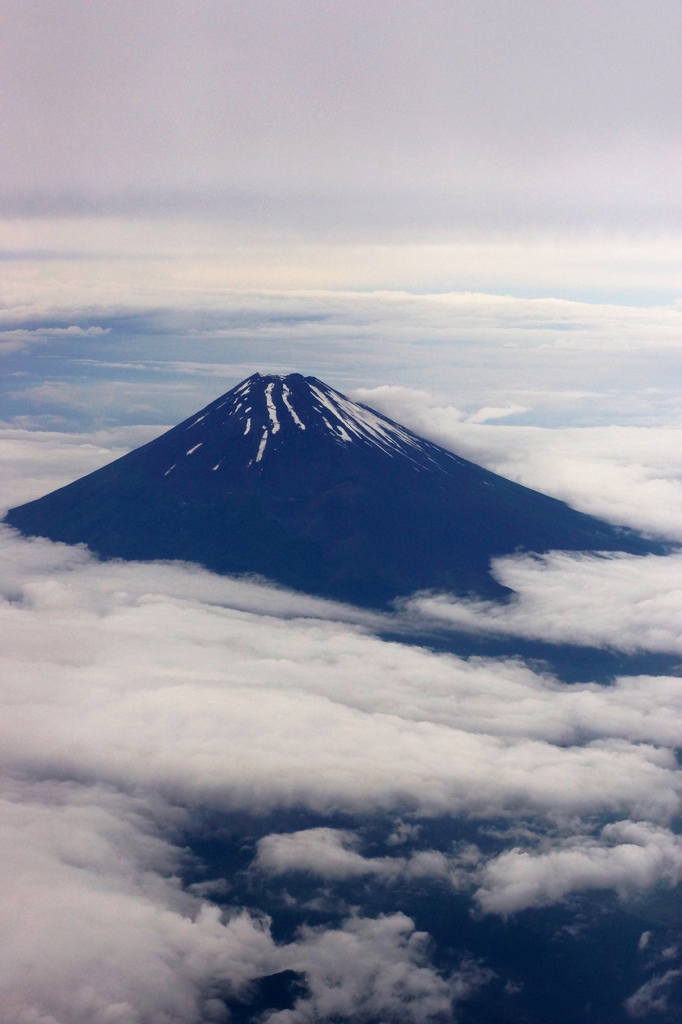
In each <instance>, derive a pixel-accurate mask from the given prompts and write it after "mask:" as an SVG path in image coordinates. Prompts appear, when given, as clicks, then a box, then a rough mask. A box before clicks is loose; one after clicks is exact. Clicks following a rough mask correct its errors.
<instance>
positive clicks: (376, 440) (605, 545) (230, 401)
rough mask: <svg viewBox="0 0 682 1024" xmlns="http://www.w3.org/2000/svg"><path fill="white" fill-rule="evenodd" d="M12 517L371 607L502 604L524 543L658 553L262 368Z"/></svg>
mask: <svg viewBox="0 0 682 1024" xmlns="http://www.w3.org/2000/svg"><path fill="white" fill-rule="evenodd" d="M6 521H7V522H9V523H10V524H11V525H12V526H15V527H17V528H18V529H19V530H21V531H22V532H23V533H25V534H29V535H39V536H45V537H50V538H51V539H53V540H60V541H66V542H67V543H76V542H81V541H82V542H85V543H86V544H88V545H89V546H90V547H91V548H92V549H93V550H94V551H96V552H98V553H99V554H100V555H102V556H103V557H105V558H108V557H120V558H126V559H144V560H147V559H157V558H163V559H186V560H189V561H194V562H198V563H200V564H202V565H204V566H206V567H207V568H209V569H212V570H214V571H216V572H219V573H258V574H262V575H263V576H266V577H268V578H270V579H273V580H276V581H278V582H280V583H283V584H286V585H288V586H291V587H295V588H297V589H300V590H304V591H308V592H310V593H315V594H321V595H324V596H327V597H334V598H340V599H343V600H350V601H353V602H356V603H359V604H363V605H371V606H381V605H383V604H385V603H386V602H388V601H390V600H391V599H392V598H395V597H397V596H400V595H405V594H408V593H411V592H412V591H414V590H417V589H423V588H437V589H447V590H450V591H454V592H457V593H460V594H461V593H466V592H473V593H476V594H479V595H486V596H498V597H499V596H501V595H502V594H503V593H504V590H503V588H502V587H500V586H499V585H498V584H497V583H496V582H495V581H494V580H493V578H492V577H491V576H490V574H489V567H490V560H491V558H493V557H495V556H496V555H504V554H509V553H511V552H514V551H517V550H530V551H537V552H542V551H547V550H550V549H552V548H561V549H566V550H591V551H597V550H600V551H614V550H619V551H628V552H633V553H637V554H644V553H647V552H651V551H661V550H662V548H661V546H660V545H656V544H653V543H651V542H648V541H646V540H645V539H643V538H641V537H639V536H638V535H636V534H634V533H632V532H630V531H626V530H619V529H616V528H614V527H612V526H609V525H608V524H606V523H603V522H601V521H599V520H597V519H594V518H592V517H591V516H587V515H584V514H582V513H580V512H576V511H574V510H573V509H571V508H569V507H568V506H567V505H565V504H564V503H563V502H560V501H557V500H555V499H554V498H549V497H547V496H545V495H543V494H539V493H538V492H536V491H532V490H529V489H528V488H526V487H522V486H520V485H519V484H515V483H512V482H511V481H509V480H506V479H504V478H503V477H500V476H497V475H496V474H494V473H490V472H489V471H487V470H485V469H483V468H481V467H480V466H477V465H474V464H473V463H471V462H467V461H466V460H465V459H461V458H459V457H458V456H456V455H453V454H452V453H451V452H448V451H446V450H445V449H444V448H441V447H439V446H438V445H435V444H432V443H431V442H429V441H426V440H424V439H422V438H419V437H417V436H416V435H415V434H413V433H412V432H411V431H409V430H407V429H406V428H405V427H402V426H400V425H399V424H397V423H394V422H393V421H392V420H389V419H387V418H386V417H384V416H381V415H380V414H379V413H376V412H374V411H373V410H371V409H369V408H367V407H366V406H362V405H358V404H356V403H354V402H351V401H349V399H347V398H346V397H345V396H343V395H341V394H340V393H339V392H337V391H334V390H333V389H332V388H330V387H328V386H327V385H326V384H323V383H322V382H321V381H319V380H317V379H316V378H315V377H303V376H301V375H300V374H290V375H288V376H286V377H280V376H274V375H268V376H261V375H260V374H258V373H256V374H254V375H253V376H251V377H249V378H248V379H247V380H245V381H244V382H243V383H241V384H240V385H238V386H237V387H236V388H233V389H232V391H229V392H228V393H227V394H225V395H223V396H222V397H221V398H218V399H216V401H215V402H212V403H211V404H210V405H208V406H206V408H205V409H202V410H201V411H200V412H198V413H196V414H195V415H194V416H192V417H190V418H189V419H188V420H185V421H184V422H183V423H180V424H179V425H178V426H177V427H174V428H173V429H172V430H169V431H168V432H167V433H166V434H164V435H163V436H162V437H159V438H157V439H156V440H155V441H152V442H150V443H149V444H146V445H144V446H143V447H142V448H138V449H137V450H136V451H133V452H130V453H129V454H128V455H125V456H124V457H123V458H121V459H119V460H117V461H116V462H114V463H112V464H110V465H108V466H105V467H104V468H102V469H99V470H97V471H96V472H94V473H91V474H90V475H89V476H86V477H84V478H83V479H81V480H77V481H75V482H74V483H72V484H69V485H68V486H67V487H63V488H61V489H60V490H58V491H54V492H53V493H51V494H48V495H46V496H45V497H43V498H40V499H38V500H37V501H32V502H29V503H28V504H26V505H22V506H20V507H18V508H15V509H11V510H10V512H9V513H8V515H7V520H6Z"/></svg>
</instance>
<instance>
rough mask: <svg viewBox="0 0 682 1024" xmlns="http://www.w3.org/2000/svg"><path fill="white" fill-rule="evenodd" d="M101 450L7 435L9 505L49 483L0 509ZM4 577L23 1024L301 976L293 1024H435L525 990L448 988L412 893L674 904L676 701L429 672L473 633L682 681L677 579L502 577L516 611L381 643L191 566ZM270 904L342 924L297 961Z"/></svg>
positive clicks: (397, 624) (623, 687)
mask: <svg viewBox="0 0 682 1024" xmlns="http://www.w3.org/2000/svg"><path fill="white" fill-rule="evenodd" d="M475 426H476V429H477V430H484V429H492V430H495V429H496V428H488V427H481V426H480V425H479V424H475ZM117 438H118V442H119V443H123V442H125V440H126V439H127V435H126V433H125V431H124V432H122V433H120V435H117ZM130 439H132V436H131V438H129V439H128V440H130ZM92 440H93V441H96V440H97V439H96V438H93V439H92ZM110 440H111V438H107V437H106V435H104V434H102V435H100V436H99V446H98V445H97V444H94V445H93V446H91V447H85V448H83V447H81V446H80V445H79V444H77V443H76V442H77V441H78V438H77V437H74V438H69V437H68V436H65V437H62V438H59V437H54V436H53V435H49V434H47V433H45V434H33V435H31V436H30V437H29V436H28V434H27V433H26V432H21V431H17V430H16V428H14V429H13V430H11V431H9V432H7V434H6V435H5V438H4V441H3V449H2V453H3V455H4V456H5V459H6V462H5V465H6V467H7V469H8V476H12V473H13V472H14V471H13V470H12V460H14V466H15V467H16V466H18V465H19V464H20V463H22V462H23V460H22V458H17V456H25V455H26V454H29V455H30V453H31V452H32V453H33V456H32V459H31V464H32V466H33V467H34V472H35V474H36V476H35V478H34V479H33V480H28V479H27V478H26V477H22V476H14V477H13V482H11V484H10V489H9V491H8V493H9V494H13V495H16V496H17V497H28V496H30V491H31V488H33V489H35V491H38V490H41V489H43V488H44V486H45V483H46V481H47V480H48V479H50V478H49V477H46V476H44V475H43V474H44V473H45V472H52V473H53V474H54V476H53V477H52V478H51V479H52V480H54V481H55V482H59V480H60V479H61V480H64V481H65V480H66V479H67V478H68V477H69V475H73V473H74V470H75V469H76V467H79V469H78V470H77V471H81V470H84V469H85V468H90V466H91V465H92V464H94V463H96V462H97V460H101V459H103V458H104V457H106V453H107V451H108V449H107V447H106V444H105V442H106V441H110ZM22 472H24V473H25V472H26V470H25V463H24V469H23V470H22ZM645 507H646V501H644V502H643V503H641V508H642V509H645ZM642 514H645V513H644V512H643V513H642ZM0 560H1V563H2V572H1V573H0V579H1V580H2V583H1V584H0V592H1V595H2V604H1V605H0V629H1V630H2V635H3V644H2V649H1V654H0V660H1V662H2V664H1V671H0V679H2V683H1V684H0V703H1V704H2V715H0V721H1V722H2V727H1V729H0V732H1V736H0V750H1V751H2V755H1V761H2V770H3V789H2V801H3V814H2V821H3V825H2V837H1V838H2V842H0V848H1V849H2V851H3V852H2V857H3V865H4V867H3V871H2V877H3V878H4V879H5V880H6V881H5V890H4V893H3V901H2V903H3V914H4V916H3V917H2V918H1V919H0V927H1V928H2V931H3V934H4V936H5V948H6V949H7V951H8V952H7V955H6V957H5V960H4V964H3V969H2V971H0V991H1V992H2V997H3V1006H5V1007H7V1017H8V1021H10V1022H11V1024H33V1022H34V1021H35V1020H36V1019H40V1015H42V1016H43V1017H44V1018H47V1019H50V1015H51V1016H52V1018H54V1019H55V1020H57V1021H59V1022H60V1024H61V1022H62V1021H64V1022H68V1024H81V1022H83V1024H85V1021H88V1022H89V1021H95V1022H97V1024H112V1022H118V1021H121V1022H123V1021H125V1022H126V1024H127V1022H128V1021H132V1022H134V1021H140V1024H141V1022H142V1021H143V1020H147V1019H155V1020H158V1021H159V1022H164V1021H168V1022H170V1021H171V1020H173V1019H178V1018H179V1019H181V1020H183V1021H187V1022H192V1021H197V1022H199V1021H209V1020H221V1019H224V1017H225V1012H226V1011H225V1006H226V1004H229V1003H230V1001H232V1002H234V1001H235V1000H236V1001H237V1002H238V1001H239V1000H240V999H242V1000H248V999H249V998H251V997H252V994H253V992H254V991H255V990H256V988H255V986H257V984H258V979H259V978H261V977H263V976H264V975H270V974H275V973H277V972H281V971H287V970H288V971H295V972H297V974H298V976H300V977H301V978H303V979H304V982H303V985H302V987H301V988H300V990H299V991H298V994H296V995H295V997H293V999H292V1003H291V1008H290V1009H288V1010H281V1011H279V1017H280V1019H281V1021H282V1024H305V1022H306V1021H308V1020H309V1019H310V1018H311V1017H313V1016H314V1017H316V1018H318V1019H325V1017H333V1016H334V1015H336V1016H338V1015H350V1014H351V1013H354V1014H355V1016H356V1018H357V1019H359V1020H360V1019H366V1018H372V1019H373V1018H375V1017H377V1016H380V1017H382V1019H386V1020H388V1021H392V1020H396V1021H398V1020H405V1019H407V1020H410V1021H415V1022H418V1024H421V1022H427V1021H435V1020H440V1019H442V1018H443V1016H446V1017H447V1015H448V1014H449V1013H450V1012H451V1011H452V1008H453V1007H454V1008H455V1012H458V1011H457V1006H458V1004H459V1002H460V1001H462V1005H464V1002H466V1000H467V999H473V998H474V997H475V995H476V993H477V992H478V991H479V989H481V988H482V987H483V988H486V987H489V986H491V985H495V984H499V986H503V985H504V984H505V983H506V981H507V980H509V982H510V985H511V988H510V989H509V991H510V992H511V991H513V990H514V984H512V982H513V979H509V978H508V977H506V978H505V976H504V975H502V976H500V975H499V971H498V973H497V974H496V975H495V978H496V979H497V980H495V978H493V969H492V968H491V967H490V965H489V964H486V963H485V962H483V963H481V962H479V961H478V960H476V959H475V958H474V960H471V958H470V957H469V958H467V955H466V954H465V952H464V951H460V952H459V953H458V954H457V956H456V957H455V959H454V960H453V961H452V962H451V963H450V965H449V966H448V967H447V968H446V967H444V966H442V965H441V966H440V967H437V966H436V962H435V961H432V960H431V959H430V952H429V950H430V946H429V942H428V939H427V936H425V935H423V934H422V933H421V929H420V927H419V926H418V925H417V924H416V922H415V920H414V919H413V917H411V916H410V913H406V912H405V911H403V910H401V911H398V910H397V909H395V907H393V906H392V899H393V897H392V894H393V893H399V892H406V891H411V890H412V889H413V888H414V887H415V886H417V887H422V889H424V891H427V892H429V891H432V892H434V893H437V892H439V891H440V892H446V893H451V894H453V897H457V898H458V899H462V900H467V901H469V903H470V905H471V907H472V908H473V909H475V910H476V913H477V914H479V915H482V917H481V919H482V920H487V919H491V918H504V919H513V918H514V917H515V915H517V914H519V912H521V911H524V910H525V911H527V912H533V913H539V912H540V911H541V908H543V907H553V906H564V905H567V906H570V903H567V901H570V900H571V899H578V898H583V897H584V896H585V895H586V894H590V893H597V894H599V896H600V898H606V897H605V896H604V894H607V895H608V894H609V893H610V894H611V895H612V897H613V898H614V899H615V900H616V901H620V902H627V901H630V900H632V899H635V898H640V899H643V898H646V897H648V895H650V894H651V893H653V892H655V891H656V890H657V889H659V888H661V889H663V890H665V891H669V892H673V891H674V890H675V889H676V886H678V883H679V880H680V873H681V872H682V852H681V849H680V838H679V835H678V834H677V831H676V824H675V823H676V821H677V820H678V819H679V813H680V806H681V799H682V776H681V775H680V771H679V762H678V759H677V757H676V750H677V748H678V746H679V736H680V730H681V729H682V687H681V685H680V679H679V677H678V676H661V675H659V676H652V675H646V676H645V675H622V676H621V677H620V678H617V679H615V680H614V682H613V684H612V685H610V686H603V685H599V684H597V683H596V682H587V683H579V684H570V685H569V684H567V683H564V682H562V681H561V680H560V679H559V678H556V677H555V676H553V675H551V674H550V673H549V672H548V671H547V670H546V668H543V667H542V666H540V665H537V664H527V663H525V662H524V661H522V660H521V659H518V658H512V657H506V658H502V657H500V658H492V657H487V658H484V657H474V658H468V659H465V658H461V657H457V656H455V655H453V654H447V653H440V654H439V653H435V652H434V651H432V650H430V649H428V648H426V647H421V646H415V644H414V638H415V636H417V635H419V633H420V631H421V633H422V634H423V632H424V630H425V629H426V628H427V626H428V627H429V628H432V629H437V631H438V630H439V631H440V636H441V637H444V636H447V635H448V630H450V629H452V628H453V627H454V628H455V629H458V628H462V626H464V627H466V629H468V630H472V629H474V630H479V631H480V630H482V631H488V632H494V631H497V632H498V633H501V632H505V633H506V634H508V635H511V634H516V635H519V636H530V635H532V636H540V637H541V638H542V639H543V640H544V641H547V640H549V641H551V642H554V643H559V642H563V641H566V640H567V639H570V640H571V641H572V642H574V643H576V644H578V645H581V644H582V645H583V646H584V645H589V644H598V645H604V646H606V647H610V648H614V649H621V650H625V651H628V650H633V649H635V650H654V651H661V652H667V653H675V652H677V651H679V637H678V632H677V631H676V627H675V623H676V622H677V621H678V617H679V609H678V604H677V603H676V602H677V595H676V588H677V580H678V578H679V557H678V556H677V555H670V556H667V557H655V558H654V557H652V558H641V559H637V558H629V557H628V558H626V557H612V558H607V559H603V558H597V559H595V558H585V557H582V556H566V555H562V554H560V553H555V554H552V555H550V556H546V557H545V558H544V559H542V560H534V559H511V560H508V561H507V562H504V563H501V564H500V566H498V570H497V571H498V573H499V574H500V576H501V578H504V580H505V581H506V582H507V583H508V584H510V585H512V586H513V587H514V588H515V589H516V591H517V597H516V598H514V599H513V600H512V602H510V603H509V604H508V605H505V606H502V607H497V606H495V605H466V604H462V603H460V604H454V603H453V602H452V601H450V600H449V599H447V598H446V597H433V596H431V597H423V596H422V597H418V598H415V599H414V600H413V601H412V602H410V603H408V604H407V605H406V606H405V607H404V608H401V609H398V610H397V611H396V612H395V613H394V614H393V615H381V616H378V615H374V614H372V613H366V612H363V611H361V610H358V609H353V608H349V607H345V606H342V605H338V604H334V603H332V602H325V601H320V600H316V599H314V598H309V597H306V596H305V595H296V594H291V593H288V592H286V591H283V590H279V589H277V588H273V587H269V586H267V585H264V584H263V583H262V582H258V581H248V580H232V579H229V578H221V577H216V576H213V575H212V574H210V573H207V572H205V571H203V570H201V569H198V568H196V567H193V566H187V565H183V564H137V563H117V562H110V563H106V564H100V563H99V562H97V561H96V560H95V559H94V558H93V557H92V556H91V555H90V554H89V553H88V552H87V551H86V550H85V549H83V548H69V547H66V546H64V545H58V544H52V543H51V542H49V541H46V540H40V539H34V540H26V539H23V538H21V537H19V536H18V535H16V534H15V533H14V532H13V531H11V530H9V529H8V528H2V529H1V530H0ZM576 593H578V594H579V595H580V599H579V600H575V594H576ZM388 632H391V633H392V634H393V636H394V637H396V639H394V640H392V641H390V642H389V641H388V640H386V639H382V638H381V636H382V635H384V636H385V635H386V634H387V633H388ZM400 637H402V640H400V639H398V638H400ZM206 814H210V815H212V816H213V820H223V821H225V822H227V821H230V820H232V818H234V816H235V815H238V814H241V815H247V816H249V820H250V821H252V822H260V823H261V824H260V825H252V826H250V829H251V831H253V829H254V828H255V830H256V837H257V841H252V846H251V847H250V848H249V849H250V851H251V852H250V853H245V854H244V856H245V858H246V860H245V874H244V875H243V878H242V881H241V882H239V880H238V878H237V876H235V875H233V874H231V873H230V871H224V872H223V875H222V876H221V875H220V874H218V876H217V877H216V876H215V875H214V876H210V875H209V877H208V879H207V880H206V882H199V883H198V884H196V885H190V886H187V885H186V884H185V882H184V881H183V879H185V878H186V877H188V876H190V877H192V876H193V877H194V878H197V876H198V877H199V878H201V871H200V870H199V865H198V864H196V865H195V866H194V867H192V865H193V864H194V859H193V858H195V855H193V854H192V853H191V852H190V851H188V849H187V836H188V835H197V829H199V833H198V834H199V835H201V831H200V822H201V820H202V815H206ZM282 814H291V815H292V817H291V822H292V824H291V825H290V826H288V827H287V826H284V827H282V824H281V823H282V820H283V819H282V818H281V815H282ZM301 814H303V815H307V816H308V817H307V819H306V820H305V821H303V822H302V821H301V818H300V815H301ZM273 815H280V818H279V819H277V821H279V825H278V827H273V826H272V825H269V822H273V823H274V822H275V820H276V819H275V818H274V817H273ZM215 816H218V819H216V817H215ZM297 816H298V817H297ZM340 816H341V818H343V820H344V822H345V823H344V824H343V825H341V826H340V825H339V823H338V822H339V817H340ZM369 822H374V823H375V825H373V826H372V827H373V828H374V829H375V832H374V833H373V834H372V835H373V838H372V835H370V833H369V832H368V823H369ZM439 822H451V823H455V822H458V823H459V825H458V827H459V828H460V829H461V835H460V837H459V838H455V839H453V836H452V834H450V833H448V834H447V837H446V838H444V837H443V834H441V833H440V832H439V831H438V829H439V828H440V826H439V825H438V823H439ZM259 830H260V831H259ZM377 830H378V831H377ZM244 879H246V881H244ZM301 879H302V880H303V882H301V881H297V880H301ZM237 883H239V884H238V889H235V890H234V894H233V895H231V894H232V893H233V889H232V888H231V887H233V886H234V885H237ZM301 885H304V887H307V888H306V892H305V895H299V896H296V895H295V894H296V893H297V892H299V889H300V886H301ZM297 886H299V889H297ZM344 887H346V888H348V887H355V888H353V889H352V891H353V893H354V894H355V895H354V900H355V902H352V903H349V902H348V901H347V898H346V896H344ZM290 890H291V891H290ZM363 893H364V896H363V895H362V894H363ZM371 893H383V894H384V896H381V897H379V896H372V901H373V902H372V903H371V906H369V905H368V906H366V905H365V901H366V900H367V899H369V898H370V896H369V894H371ZM377 899H379V900H380V901H382V900H383V902H380V903H379V905H380V906H381V907H382V908H383V909H382V911H381V912H380V913H378V912H377V902H376V900H377ZM264 900H265V901H266V903H267V900H279V901H280V903H281V904H282V905H289V906H296V907H300V908H303V907H309V908H310V912H311V913H313V912H314V913H316V914H318V915H319V914H321V913H322V910H321V909H320V908H323V907H325V906H326V907H328V908H329V909H328V916H327V919H326V921H325V922H324V923H323V922H322V920H321V919H320V918H319V917H318V918H317V920H318V921H319V922H320V923H319V924H315V923H308V924H307V925H305V926H303V927H302V928H300V929H299V930H294V931H293V932H292V933H291V934H289V935H287V936H283V935H282V934H280V933H279V932H278V931H277V930H276V929H275V928H274V927H273V925H272V924H271V921H270V918H269V916H268V911H266V910H264V907H263V901H264ZM287 900H288V901H289V903H288V904H287V902H286V901H287ZM19 905H21V907H22V908H24V912H23V913H19V912H18V911H17V910H16V908H17V907H18V906H19ZM268 905H269V904H268ZM314 908H317V909H314ZM301 913H303V911H302V910H301ZM65 922H66V924H65ZM102 922H105V923H107V922H108V925H107V927H102ZM65 928H66V932H67V938H66V939H64V937H63V935H64V929H65ZM654 930H655V926H654ZM656 935H658V932H657V931H656ZM652 942H653V940H652ZM102 963H104V964H106V970H102V969H101V968H100V967H98V966H97V965H98V964H102ZM36 964H38V965H39V969H38V970H36V968H35V965H36ZM29 965H30V966H29ZM677 970H678V967H677V959H676V958H675V956H673V957H672V958H671V959H669V960H667V961H665V969H662V968H661V966H660V963H659V962H658V961H657V962H655V963H654V962H653V961H652V965H651V969H650V971H649V974H648V975H645V976H643V977H641V978H640V981H639V982H637V983H635V982H633V984H632V987H631V988H630V990H629V998H630V1002H629V1003H628V1004H627V1012H628V1013H630V1015H631V1016H633V1017H636V1016H637V1015H640V1016H641V1015H642V1014H643V1013H644V1008H646V1007H651V1006H656V1005H657V1004H660V1005H661V1006H663V1005H664V1004H665V1005H667V1004H668V1003H670V1005H672V1003H673V1002H674V991H675V984H676V979H677V974H676V973H675V972H676V971H677ZM671 971H672V972H673V973H672V974H671V973H669V972H671ZM652 972H653V973H652ZM636 984H639V986H640V987H639V988H636ZM647 985H648V986H649V987H648V988H647V987H646V986H647ZM671 993H673V994H671ZM504 998H511V996H505V997H504ZM624 1012H625V1011H624ZM647 1012H648V1010H647ZM666 1012H667V1011H666Z"/></svg>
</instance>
